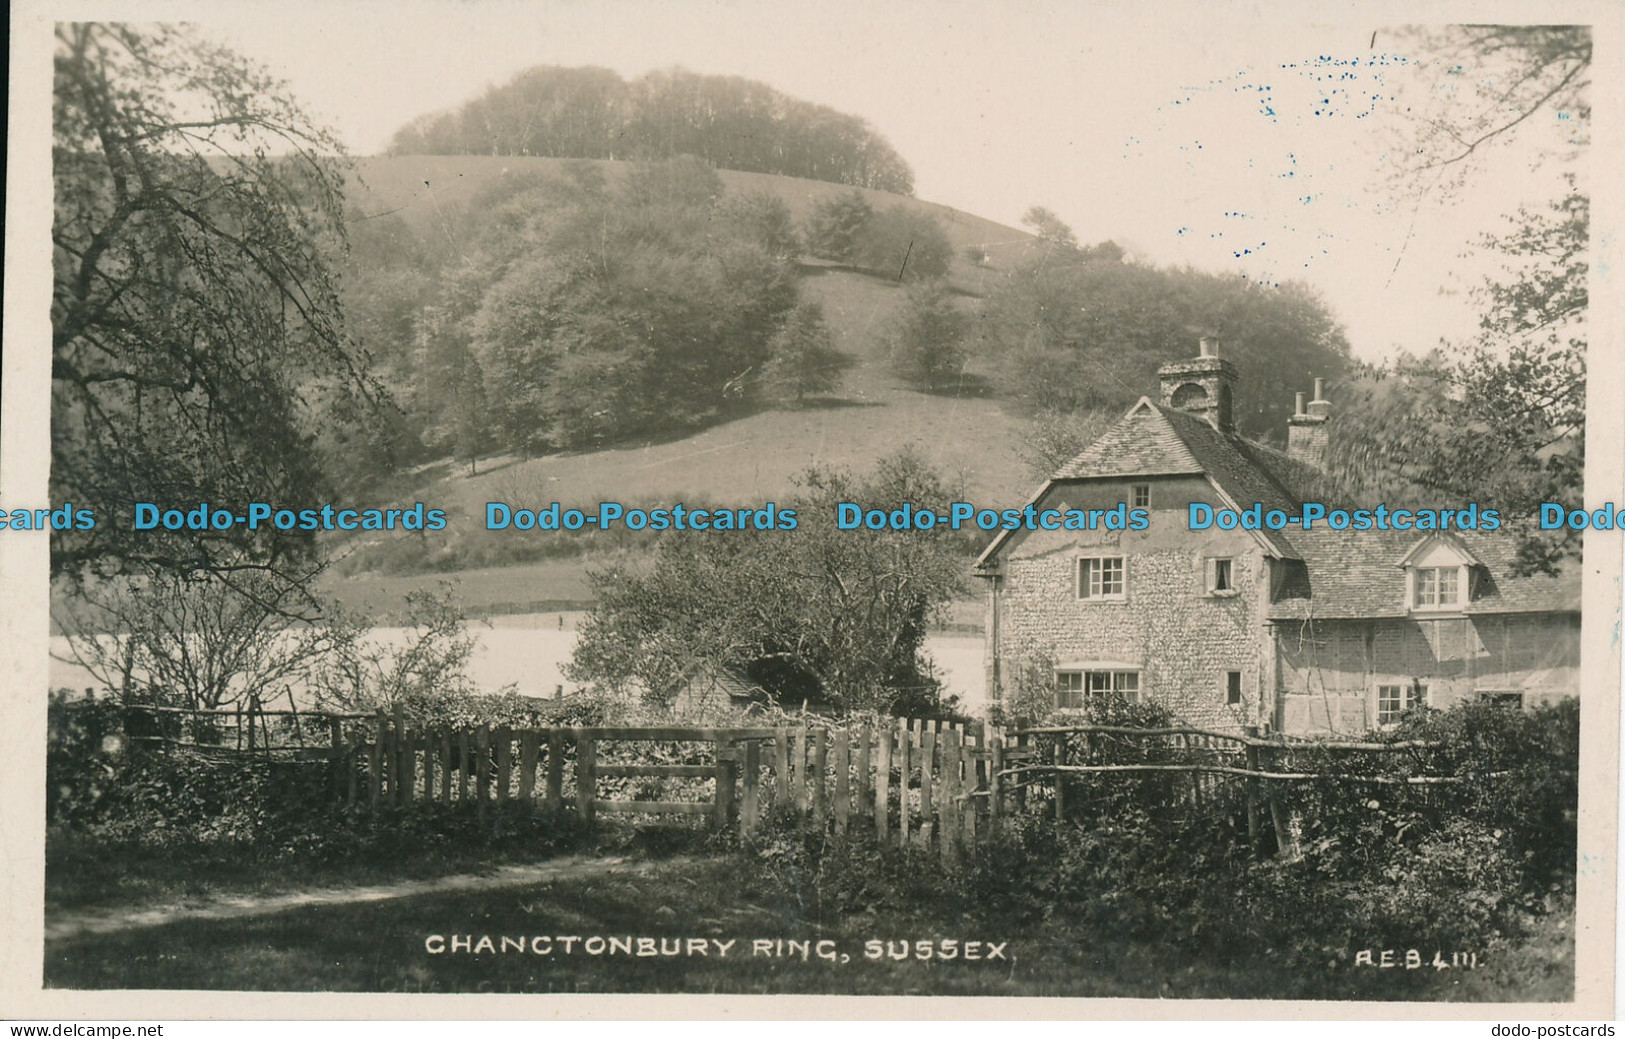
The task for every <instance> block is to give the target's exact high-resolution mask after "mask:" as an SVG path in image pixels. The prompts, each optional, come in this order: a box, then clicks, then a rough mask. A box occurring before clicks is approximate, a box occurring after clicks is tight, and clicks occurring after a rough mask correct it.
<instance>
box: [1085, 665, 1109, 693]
mask: <svg viewBox="0 0 1625 1039" xmlns="http://www.w3.org/2000/svg"><path fill="white" fill-rule="evenodd" d="M1088 680H1089V695H1091V696H1105V695H1107V694H1108V693H1110V692H1111V691H1112V673H1111V672H1110V671H1091V672H1089V675H1088Z"/></svg>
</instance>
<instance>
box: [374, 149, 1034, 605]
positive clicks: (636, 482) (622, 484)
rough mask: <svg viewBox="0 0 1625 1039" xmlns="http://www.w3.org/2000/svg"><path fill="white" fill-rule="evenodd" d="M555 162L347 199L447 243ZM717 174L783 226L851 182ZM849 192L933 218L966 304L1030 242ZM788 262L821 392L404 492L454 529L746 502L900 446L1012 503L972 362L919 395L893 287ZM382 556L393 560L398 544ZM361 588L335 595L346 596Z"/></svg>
mask: <svg viewBox="0 0 1625 1039" xmlns="http://www.w3.org/2000/svg"><path fill="white" fill-rule="evenodd" d="M564 161H565V160H554V159H515V158H501V157H460V156H404V157H398V158H381V159H367V160H361V161H360V162H359V163H358V169H357V179H356V183H355V185H354V187H353V193H352V198H351V201H352V204H353V205H355V206H357V207H359V208H360V209H361V210H362V211H363V212H365V213H368V214H378V213H385V212H392V213H395V214H398V215H399V216H400V217H401V218H402V219H404V220H405V221H407V223H408V225H409V226H410V227H411V228H413V229H414V230H415V231H416V232H417V233H419V234H423V235H436V234H439V235H446V236H448V237H449V238H450V240H451V241H452V242H453V243H454V244H455V242H456V236H457V234H458V228H459V226H460V219H461V210H462V209H463V208H464V207H466V206H467V205H468V204H469V202H470V201H471V200H472V199H473V198H474V197H475V195H476V193H477V192H479V191H480V190H481V189H482V188H483V187H485V186H486V185H488V184H489V183H491V182H492V181H493V180H494V179H495V178H499V177H504V176H511V175H515V174H519V173H533V172H535V171H538V170H546V169H549V168H554V169H556V168H558V167H559V166H561V165H562V164H563V162H564ZM599 165H601V166H603V167H605V169H606V172H607V173H608V174H609V175H610V176H622V175H624V174H625V172H626V171H627V170H629V169H630V168H631V164H629V163H620V162H607V161H606V162H601V163H599ZM718 173H719V176H720V177H721V178H722V180H723V183H724V185H725V186H726V189H727V190H728V191H730V192H743V191H761V192H768V193H771V194H775V195H777V196H778V197H780V198H783V199H784V200H785V202H786V203H787V205H789V207H790V209H791V212H792V214H793V215H794V217H795V218H796V219H797V221H798V222H799V221H800V220H801V219H803V218H804V217H805V215H806V213H807V212H808V211H809V210H810V209H811V207H812V206H813V205H814V203H816V202H817V201H819V200H821V199H823V198H828V197H831V196H834V195H838V194H841V193H844V192H850V191H852V190H856V189H853V188H849V187H845V186H842V185H836V184H828V183H824V182H820V181H811V180H800V179H796V178H789V177H777V176H772V175H767V174H755V173H738V172H733V171H726V170H723V171H718ZM864 194H865V195H866V196H868V197H869V199H870V201H871V203H872V204H873V205H875V206H876V208H884V207H887V206H890V205H897V204H901V205H904V206H908V207H911V208H914V209H917V210H920V211H928V212H930V213H932V214H933V215H935V216H936V217H937V218H938V220H939V221H940V223H941V225H942V227H943V228H944V230H945V231H946V232H947V234H948V237H949V239H950V241H952V242H953V244H954V248H955V258H954V264H953V268H952V271H951V275H950V282H951V284H953V286H954V287H955V288H956V289H957V290H958V292H959V294H960V295H959V297H958V298H959V304H960V305H961V306H963V307H965V308H967V309H970V310H974V308H976V307H977V306H978V305H979V302H980V300H979V298H978V297H979V295H980V292H981V291H982V289H983V288H984V282H985V281H986V279H989V278H992V277H997V276H998V272H999V270H1000V268H1001V267H1004V266H1006V265H1010V264H1016V263H1020V262H1022V261H1023V260H1024V259H1025V258H1027V257H1029V256H1032V255H1035V250H1036V249H1037V245H1036V240H1035V239H1033V238H1032V237H1031V236H1030V235H1027V234H1026V233H1024V232H1021V231H1018V230H1015V229H1013V228H1009V227H1006V226H1003V225H1001V224H997V223H994V222H992V221H989V220H984V219H982V218H980V217H975V216H972V215H969V214H965V213H960V212H957V211H955V210H952V209H950V208H948V207H945V206H938V205H935V204H932V203H929V202H921V201H919V200H916V199H911V198H906V197H903V196H898V195H889V194H886V193H884V192H877V191H865V192H864ZM969 245H977V246H980V247H982V248H983V249H985V250H986V252H987V254H988V260H987V261H986V263H985V264H981V265H978V264H974V263H972V262H970V261H969V260H968V259H967V258H966V257H965V255H964V252H965V247H966V246H969ZM799 271H800V274H799V277H800V286H801V291H802V294H803V296H804V297H806V298H809V299H813V300H817V301H818V302H820V303H821V304H822V305H823V307H824V314H825V318H826V321H827V323H828V326H829V329H830V332H831V336H832V340H833V343H834V345H835V346H836V347H837V348H838V349H840V350H841V351H843V352H844V353H846V354H848V355H849V356H850V357H851V358H852V359H853V364H852V366H851V367H850V368H848V369H847V370H846V371H845V372H844V376H843V381H842V386H841V388H840V389H839V390H838V391H836V392H835V393H832V394H830V395H829V396H828V397H825V398H821V399H818V400H815V401H809V402H808V403H807V405H806V406H801V407H796V406H787V407H784V408H780V409H770V410H764V411H759V412H756V413H754V414H750V415H746V416H743V417H740V418H737V419H734V420H731V421H728V422H725V423H722V424H719V425H716V426H713V427H711V428H709V429H706V430H703V431H701V432H699V433H697V434H694V435H692V436H688V437H684V438H681V439H672V440H665V441H655V442H650V443H641V444H623V445H620V446H617V447H614V448H610V449H606V450H599V451H592V452H570V453H560V454H555V455H548V456H544V457H538V458H530V459H523V460H522V459H519V458H515V457H494V458H486V459H482V460H481V462H480V465H479V472H478V473H477V474H473V475H470V474H468V473H467V471H466V470H462V469H459V468H457V467H453V466H451V465H449V464H442V465H437V466H432V467H429V468H427V469H425V470H424V471H423V472H422V474H421V483H420V486H418V487H417V488H416V489H415V490H414V493H415V494H416V495H417V497H418V500H421V501H424V502H426V503H428V504H430V505H432V506H437V507H441V508H446V509H447V510H448V511H449V512H450V513H451V514H452V515H453V516H454V517H455V518H454V519H453V526H454V527H455V528H456V529H457V530H458V531H464V532H467V531H473V530H474V528H478V527H480V526H481V525H482V524H483V519H484V510H485V503H486V502H490V501H506V502H510V503H513V504H516V505H521V506H528V507H531V508H535V507H538V506H544V505H546V504H548V503H551V502H554V501H558V502H561V503H564V504H566V505H567V506H573V505H592V504H595V503H597V502H599V501H621V502H626V503H651V502H692V503H712V504H740V505H745V504H752V503H756V504H759V503H761V502H764V501H767V500H772V499H775V498H779V497H782V496H783V495H785V494H787V493H789V492H790V491H792V489H793V487H794V479H795V477H796V476H797V474H799V473H801V472H803V471H804V470H806V469H807V468H808V467H809V466H814V465H819V466H833V467H842V468H850V469H852V470H854V471H864V470H867V469H870V468H872V466H873V465H874V463H875V461H876V460H878V459H880V458H882V457H885V456H887V455H890V454H893V453H895V452H896V451H898V450H900V449H901V448H903V447H905V446H913V447H914V449H915V450H917V451H918V452H919V453H920V454H921V455H922V456H923V457H924V458H925V459H927V460H928V461H929V462H930V463H931V464H933V465H934V466H935V467H937V468H938V469H939V470H940V471H941V472H942V473H943V474H944V475H945V476H946V477H947V478H948V479H949V480H950V481H951V482H952V483H953V484H955V485H957V486H959V487H961V488H962V490H963V492H964V494H965V495H966V498H967V500H971V501H974V502H976V503H978V504H979V505H985V506H987V507H994V508H999V507H1009V506H1013V505H1018V504H1020V503H1021V502H1022V501H1023V500H1025V498H1026V496H1027V495H1028V494H1029V493H1030V491H1031V489H1032V488H1031V486H1030V482H1031V481H1030V479H1029V478H1028V476H1027V475H1026V471H1025V467H1024V466H1023V465H1022V464H1021V462H1020V460H1019V458H1018V455H1017V449H1018V446H1019V443H1020V436H1021V431H1022V429H1023V428H1024V425H1025V422H1024V419H1023V418H1022V417H1021V416H1020V415H1019V414H1015V413H1011V412H1007V411H1006V410H1005V408H1004V407H1003V405H1001V404H1000V403H999V402H998V401H995V400H993V399H992V398H990V397H988V396H986V395H985V394H984V393H983V392H982V391H981V389H980V387H981V386H982V384H983V382H984V381H985V374H986V369H985V366H984V364H983V363H982V362H980V361H979V360H978V359H975V358H973V359H972V363H971V365H970V369H969V370H968V372H967V377H966V379H965V383H964V385H963V386H962V387H961V389H960V392H958V393H953V392H948V393H937V394H927V393H922V392H919V391H917V390H915V389H913V388H911V387H909V386H907V385H905V384H904V383H903V382H902V381H901V380H900V379H899V378H898V377H897V376H896V375H894V374H893V373H892V371H891V370H890V368H889V366H888V364H887V362H886V357H885V335H886V331H887V329H888V326H889V325H890V323H891V322H892V320H893V315H894V314H895V313H896V312H897V310H898V308H899V305H900V303H901V300H902V297H903V288H902V286H901V285H900V284H899V283H897V282H896V281H895V280H892V279H888V278H883V277H877V276H873V275H869V274H865V273H862V272H858V271H854V270H850V269H847V268H843V267H840V266H836V265H831V264H827V263H823V262H821V261H816V260H812V259H810V258H809V259H804V260H803V261H802V263H801V264H800V265H799ZM479 535H484V532H483V531H478V532H477V534H476V536H479ZM484 536H486V537H496V538H503V539H506V538H516V539H536V538H542V537H548V536H552V537H571V536H582V535H568V534H565V535H558V534H555V535H545V534H540V533H537V532H529V533H526V532H504V533H501V534H497V535H484ZM392 555H394V556H395V558H396V560H397V561H398V560H400V558H401V557H402V555H403V553H392ZM471 558H472V556H471ZM396 565H397V572H398V566H399V563H398V562H397V564H396ZM591 565H593V560H592V558H591V555H589V556H588V557H585V558H577V559H559V560H551V561H548V562H546V563H524V564H521V565H516V566H514V567H511V568H509V569H510V570H511V571H512V573H511V577H512V580H504V579H503V578H502V577H501V576H499V575H498V574H493V573H492V572H490V571H488V570H486V571H481V572H480V573H479V574H475V573H473V572H470V574H469V577H470V579H471V580H470V581H468V582H466V583H465V588H464V593H465V597H466V598H467V599H468V600H469V604H470V605H471V606H474V607H497V608H499V609H500V608H504V607H506V608H509V609H512V608H516V607H518V606H521V605H523V604H526V603H532V604H535V603H543V602H546V603H549V604H550V606H551V605H552V604H556V603H563V602H576V601H579V600H580V597H581V595H582V593H583V589H584V586H583V585H582V583H581V577H580V575H581V571H582V570H584V569H585V568H586V567H588V566H591ZM354 580H355V578H354V577H351V578H348V579H347V581H354ZM375 580H376V581H377V582H378V583H379V589H378V590H379V591H384V589H385V588H386V587H387V588H389V589H394V588H395V586H396V585H398V584H399V583H400V581H401V578H399V577H394V578H375ZM361 591H362V589H358V588H349V589H347V592H348V593H349V594H350V595H352V596H353V595H355V594H357V593H359V592H361ZM395 597H396V596H395V594H392V593H389V592H386V593H385V595H384V598H385V599H394V598H395Z"/></svg>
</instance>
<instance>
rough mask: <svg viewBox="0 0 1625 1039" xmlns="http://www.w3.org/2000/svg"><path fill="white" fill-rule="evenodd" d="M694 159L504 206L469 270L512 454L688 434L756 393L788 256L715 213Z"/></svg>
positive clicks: (786, 291)
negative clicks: (613, 186)
mask: <svg viewBox="0 0 1625 1039" xmlns="http://www.w3.org/2000/svg"><path fill="white" fill-rule="evenodd" d="M715 176H716V175H715V173H714V172H713V171H711V170H710V169H709V168H708V167H705V166H704V165H703V164H700V163H697V162H696V161H695V160H693V159H680V160H675V161H674V162H672V163H666V164H654V165H651V166H649V167H648V168H646V169H643V170H639V171H637V173H636V175H635V176H634V177H633V178H630V182H629V183H628V185H626V187H625V189H624V190H622V191H606V192H604V193H602V194H599V193H597V192H595V191H590V190H581V189H578V188H576V187H573V186H571V185H566V184H560V183H556V182H555V183H549V184H543V185H538V186H533V187H528V188H523V189H521V190H520V191H518V192H517V193H515V194H513V195H512V196H511V197H509V198H507V199H506V200H504V201H502V202H501V203H500V204H499V205H498V206H496V207H495V216H494V217H493V218H492V219H491V220H490V221H489V222H487V223H484V224H482V225H481V228H480V232H479V234H478V237H477V239H476V247H477V249H478V250H479V254H480V255H479V258H478V259H477V260H476V261H474V262H472V263H471V264H470V265H469V266H468V268H467V272H468V273H467V276H466V279H463V280H466V281H467V282H468V283H469V284H471V285H479V284H484V285H488V286H489V288H488V289H486V290H484V291H483V293H480V292H471V293H469V294H468V295H467V296H466V297H465V298H464V299H463V300H462V301H461V302H459V303H458V305H457V307H456V309H455V310H454V313H456V314H457V315H458V316H460V317H461V318H463V319H464V320H466V321H467V325H468V329H469V332H470V337H471V350H472V352H473V354H474V356H475V358H476V359H477V360H478V362H479V364H480V367H481V369H482V370H483V372H484V373H485V377H486V384H485V389H486V393H487V396H488V397H489V399H490V402H491V407H492V411H493V414H494V416H495V419H496V423H497V428H498V432H499V434H500V435H501V437H502V439H503V441H504V442H505V443H506V444H507V445H508V446H510V447H511V448H513V449H515V450H523V451H527V452H528V451H535V450H546V449H550V448H556V447H581V446H588V445H597V444H604V443H610V442H613V441H615V440H618V439H624V438H626V437H628V436H633V435H637V434H641V433H647V432H651V431H657V430H660V431H665V430H674V429H689V428H695V427H697V426H700V425H703V424H705V423H707V422H711V421H714V420H715V419H716V418H717V417H719V416H720V415H722V414H724V413H727V412H729V411H730V410H732V409H735V408H738V407H740V406H742V405H743V404H744V403H747V401H746V396H747V389H748V387H750V386H751V385H753V384H754V383H755V374H756V373H758V372H759V369H760V366H761V365H763V364H765V363H766V362H767V360H768V351H769V348H770V347H769V343H770V340H771V339H772V337H773V335H774V333H775V332H776V331H777V330H778V329H779V327H780V326H781V324H782V323H783V319H784V315H785V314H786V313H787V312H788V311H789V310H790V308H791V307H792V306H793V305H794V303H795V296H796V285H795V281H794V276H793V273H792V270H791V267H790V262H789V260H788V259H787V258H784V257H774V256H771V255H769V254H768V251H767V249H766V247H765V246H764V245H763V244H762V242H761V240H760V238H759V236H758V235H757V234H756V233H755V231H756V229H755V228H752V227H750V226H746V225H740V224H734V223H730V222H727V221H723V220H721V219H719V218H718V217H719V213H720V211H721V210H720V207H721V202H720V200H719V199H718V198H717V197H716V194H715V192H714V190H713V189H715V188H716V187H717V186H718V182H717V181H716V179H715Z"/></svg>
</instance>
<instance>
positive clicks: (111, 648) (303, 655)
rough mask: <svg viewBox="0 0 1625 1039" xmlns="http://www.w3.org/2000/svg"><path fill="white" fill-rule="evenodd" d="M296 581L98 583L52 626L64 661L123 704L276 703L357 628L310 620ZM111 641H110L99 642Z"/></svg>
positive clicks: (174, 578) (189, 578)
mask: <svg viewBox="0 0 1625 1039" xmlns="http://www.w3.org/2000/svg"><path fill="white" fill-rule="evenodd" d="M301 583H303V582H288V581H282V580H278V579H277V578H276V577H275V576H273V575H270V574H266V573H257V572H250V573H246V574H242V575H239V576H237V577H236V578H235V579H233V580H230V581H228V580H226V579H225V578H224V575H221V574H209V573H199V574H195V575H182V574H175V573H167V572H159V573H157V574H154V575H151V576H146V577H134V578H122V577H116V578H111V579H107V580H104V581H101V582H97V583H96V584H95V586H94V587H93V588H92V589H91V590H90V591H89V592H88V594H87V595H84V596H79V597H74V598H72V599H68V600H65V601H64V605H63V606H62V607H61V608H59V609H58V610H56V611H55V612H54V615H53V619H54V620H55V621H56V622H57V624H58V626H60V627H61V628H62V630H63V631H64V632H66V633H67V636H68V638H67V645H68V654H69V657H70V658H71V659H72V660H73V661H74V662H75V663H77V664H79V665H80V666H81V667H83V668H84V669H85V670H86V671H88V672H89V673H90V675H91V676H92V677H93V678H95V679H96V681H97V682H99V683H100V684H101V685H102V686H104V687H105V688H108V689H112V690H115V691H116V692H117V693H118V695H119V696H120V698H121V699H123V700H125V701H130V702H147V703H160V704H165V705H169V706H179V707H190V708H195V709H199V710H211V711H212V710H216V709H218V708H222V707H239V706H246V705H247V704H248V703H249V702H250V701H251V700H254V699H258V700H260V701H261V702H269V701H272V700H275V699H279V698H280V697H282V696H283V695H284V693H285V692H286V690H287V689H288V688H289V687H290V686H300V687H303V686H304V685H306V684H307V683H309V682H310V681H311V680H312V679H313V676H314V674H315V671H316V670H317V668H318V667H319V666H320V664H321V661H322V660H323V659H324V658H325V657H326V656H327V655H328V654H330V653H333V652H335V651H337V650H338V649H340V648H341V647H343V646H345V645H347V644H348V643H350V642H353V641H354V640H355V639H356V638H358V637H359V636H360V632H361V629H360V628H359V627H358V626H357V625H355V624H353V623H348V622H345V621H343V620H341V619H337V618H333V617H329V618H328V619H327V621H325V622H324V623H321V624H309V623H304V622H303V618H304V617H306V616H310V615H313V614H314V613H316V612H317V611H318V606H317V603H316V601H315V600H314V599H312V598H311V597H310V596H309V595H308V594H307V593H305V592H303V591H301V590H300V588H299V585H300V584H301ZM107 632H116V633H118V634H106V633H107Z"/></svg>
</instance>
